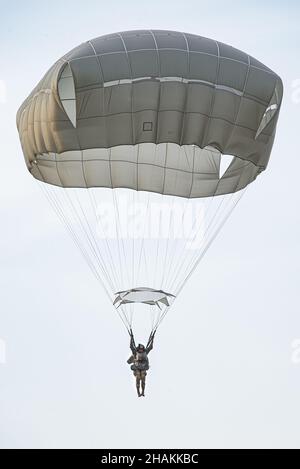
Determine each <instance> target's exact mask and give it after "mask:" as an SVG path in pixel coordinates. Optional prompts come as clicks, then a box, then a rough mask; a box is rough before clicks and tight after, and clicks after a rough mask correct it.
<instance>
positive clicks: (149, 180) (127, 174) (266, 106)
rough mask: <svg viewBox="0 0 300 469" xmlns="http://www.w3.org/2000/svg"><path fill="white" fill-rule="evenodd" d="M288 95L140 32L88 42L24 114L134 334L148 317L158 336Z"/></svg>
mask: <svg viewBox="0 0 300 469" xmlns="http://www.w3.org/2000/svg"><path fill="white" fill-rule="evenodd" d="M282 94H283V87H282V81H281V79H280V78H279V76H278V75H276V74H275V73H274V72H273V71H272V70H270V69H269V68H268V67H266V66H265V65H263V64H262V63H260V62H259V61H257V60H256V59H254V58H252V57H250V56H249V55H248V54H245V53H244V52H241V51H239V50H237V49H235V48H233V47H230V46H228V45H226V44H223V43H220V42H217V41H214V40H211V39H207V38H204V37H200V36H196V35H194V34H187V33H181V32H174V31H161V30H153V31H150V30H149V31H148V30H141V31H127V32H122V33H115V34H109V35H106V36H102V37H98V38H95V39H93V40H90V41H87V42H85V43H83V44H81V45H79V46H78V47H76V48H75V49H73V50H72V51H70V52H69V53H67V54H66V55H65V56H64V57H62V58H61V59H59V60H58V61H57V62H56V63H55V64H54V65H53V66H52V67H51V68H50V70H49V71H48V72H47V73H46V75H45V76H44V77H43V78H42V80H41V81H40V82H39V84H38V85H37V86H36V88H35V89H34V90H33V91H32V93H31V94H30V95H29V97H28V98H27V99H26V100H25V101H24V103H23V104H22V106H21V107H20V109H19V111H18V114H17V126H18V131H19V135H20V141H21V145H22V149H23V153H24V156H25V161H26V164H27V168H28V170H29V171H30V173H31V174H32V176H33V177H34V178H35V179H37V180H39V181H40V183H41V187H42V189H43V190H44V191H45V194H46V196H47V197H48V199H49V201H50V203H51V204H52V206H53V208H54V209H55V211H56V212H57V214H58V216H59V217H60V219H61V220H62V222H63V223H64V225H65V226H66V228H67V230H68V231H69V233H70V235H71V236H72V238H73V240H74V242H75V244H76V245H77V246H78V248H79V249H80V250H81V252H82V254H83V256H84V258H85V259H86V261H87V263H88V265H89V266H90V268H91V270H92V272H93V274H94V275H95V277H96V278H97V280H99V282H100V283H101V285H102V286H103V288H104V290H105V291H106V293H107V295H108V297H109V299H110V301H111V303H112V304H113V306H114V308H115V310H116V311H117V313H118V314H119V316H120V318H121V320H122V321H123V323H124V325H125V327H126V328H127V330H128V331H130V330H131V329H132V326H133V322H134V323H138V322H139V324H140V327H144V326H145V317H146V314H145V312H146V311H147V310H149V314H148V316H149V317H150V320H151V330H152V331H156V329H157V327H158V326H159V325H160V324H161V322H162V320H163V318H164V317H165V315H166V313H167V311H168V310H169V309H170V307H171V306H172V304H173V303H174V301H175V299H176V297H177V296H178V295H179V293H180V291H181V290H182V288H183V286H184V285H185V283H186V281H187V280H188V278H189V277H190V276H191V274H192V272H193V271H194V270H195V268H196V267H197V265H198V264H199V262H200V260H201V259H202V257H203V255H204V254H205V253H206V251H207V249H208V247H209V246H210V244H211V243H212V241H213V240H214V239H215V237H216V236H217V234H218V232H219V231H220V229H221V228H222V226H223V225H224V223H225V222H226V220H227V219H228V217H229V215H230V214H231V212H232V210H233V208H234V207H235V206H236V204H237V203H238V201H239V200H240V198H241V196H242V194H243V193H244V191H245V188H246V187H247V186H248V185H249V184H250V183H252V182H253V181H254V180H255V179H256V177H257V176H258V175H259V174H260V173H261V172H262V171H264V170H265V169H266V167H267V164H268V160H269V157H270V153H271V149H272V146H273V142H274V137H275V131H276V124H277V120H278V115H279V110H280V105H281V100H282ZM199 288H201V286H199ZM147 327H148V326H147Z"/></svg>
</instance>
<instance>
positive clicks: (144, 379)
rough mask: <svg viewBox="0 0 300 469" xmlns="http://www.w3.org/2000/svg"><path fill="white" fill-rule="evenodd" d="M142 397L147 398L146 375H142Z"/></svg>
mask: <svg viewBox="0 0 300 469" xmlns="http://www.w3.org/2000/svg"><path fill="white" fill-rule="evenodd" d="M141 381H142V396H145V387H146V373H143V374H142V379H141Z"/></svg>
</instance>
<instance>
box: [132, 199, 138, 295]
mask: <svg viewBox="0 0 300 469" xmlns="http://www.w3.org/2000/svg"><path fill="white" fill-rule="evenodd" d="M136 195H137V197H138V192H137V194H136ZM132 207H133V213H134V215H135V213H136V198H135V193H134V191H132ZM134 241H135V234H134V232H133V233H132V280H131V285H132V286H133V287H135V281H134V279H135V275H134V258H135V256H134V252H135V251H134V249H135V242H134Z"/></svg>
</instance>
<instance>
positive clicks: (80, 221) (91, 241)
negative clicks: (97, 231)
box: [62, 188, 114, 291]
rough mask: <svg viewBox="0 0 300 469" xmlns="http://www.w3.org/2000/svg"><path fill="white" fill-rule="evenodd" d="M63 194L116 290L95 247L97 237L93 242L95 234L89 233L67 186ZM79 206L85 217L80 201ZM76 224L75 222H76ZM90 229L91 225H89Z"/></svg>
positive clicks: (105, 274)
mask: <svg viewBox="0 0 300 469" xmlns="http://www.w3.org/2000/svg"><path fill="white" fill-rule="evenodd" d="M62 194H63V195H64V197H65V200H66V201H67V203H69V207H70V208H71V212H72V211H73V214H74V216H75V219H76V220H77V222H78V223H79V226H80V227H81V230H82V234H83V236H85V238H86V241H87V244H88V245H89V246H90V248H91V251H92V253H93V254H94V257H95V260H96V261H97V263H98V266H99V268H100V270H101V271H102V273H103V274H104V276H106V278H107V280H108V283H109V285H110V288H111V289H112V291H113V290H114V284H113V281H112V279H111V277H110V275H109V273H108V271H107V268H106V266H105V263H104V262H103V260H102V259H101V257H99V255H98V252H97V248H96V247H95V244H96V245H97V243H96V241H95V239H94V242H93V238H94V236H93V235H91V234H89V232H88V230H87V228H86V227H85V225H84V223H83V220H82V219H81V217H80V215H79V211H78V210H77V209H76V207H75V205H74V202H73V201H72V199H71V197H70V195H69V193H68V192H67V190H66V189H65V188H63V191H62ZM79 206H80V210H81V212H82V213H83V217H84V218H85V214H84V211H83V209H82V207H81V204H80V203H79ZM86 223H87V220H86ZM74 225H75V224H74ZM87 225H88V227H89V224H88V223H87ZM89 229H90V227H89Z"/></svg>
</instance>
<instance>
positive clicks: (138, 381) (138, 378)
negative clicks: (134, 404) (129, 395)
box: [135, 371, 141, 397]
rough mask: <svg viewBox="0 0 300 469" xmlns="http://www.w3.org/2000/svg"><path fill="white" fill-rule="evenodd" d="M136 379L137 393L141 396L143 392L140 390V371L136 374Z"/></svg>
mask: <svg viewBox="0 0 300 469" xmlns="http://www.w3.org/2000/svg"><path fill="white" fill-rule="evenodd" d="M135 379H136V390H137V394H138V397H140V396H141V392H140V384H141V377H140V373H139V372H138V371H137V372H136V374H135Z"/></svg>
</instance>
